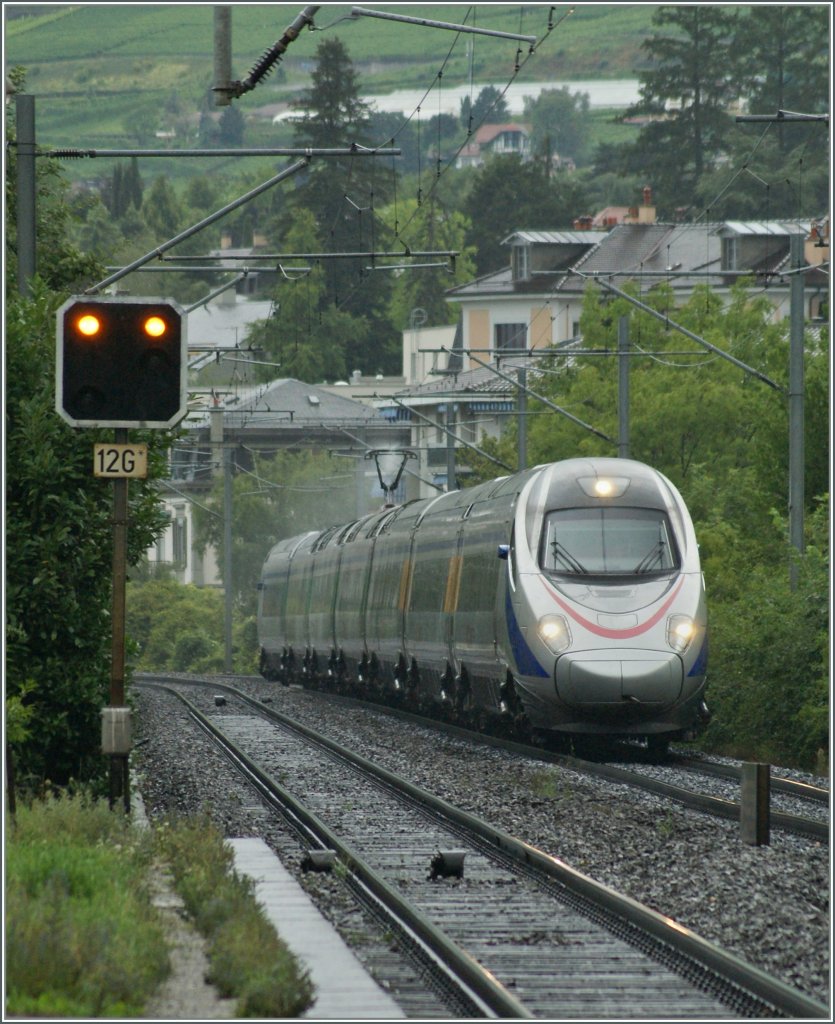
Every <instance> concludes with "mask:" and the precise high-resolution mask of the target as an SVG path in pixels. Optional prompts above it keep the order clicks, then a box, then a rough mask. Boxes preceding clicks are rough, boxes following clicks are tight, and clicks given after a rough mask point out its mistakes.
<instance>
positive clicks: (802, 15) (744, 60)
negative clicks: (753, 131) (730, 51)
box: [734, 4, 830, 150]
mask: <svg viewBox="0 0 835 1024" xmlns="http://www.w3.org/2000/svg"><path fill="white" fill-rule="evenodd" d="M734 49H735V53H736V54H737V55H738V57H737V60H738V61H739V63H740V77H741V79H742V85H743V89H744V92H745V94H746V95H747V96H748V101H749V108H750V111H751V113H752V114H776V113H777V111H778V110H792V111H800V112H803V113H807V114H814V113H826V112H827V111H828V110H829V87H830V78H829V72H830V67H829V11H828V10H827V8H826V7H825V6H823V5H818V6H815V5H814V4H792V5H786V6H779V7H773V6H771V5H770V4H766V5H763V6H760V5H754V6H751V7H748V8H745V9H744V10H743V11H742V12H741V14H740V18H739V21H738V23H737V35H736V45H735V48H734ZM778 134H779V137H780V148H781V149H782V150H785V149H786V148H787V146H788V145H789V135H790V129H789V128H788V126H782V127H781V128H780V130H779V132H778Z"/></svg>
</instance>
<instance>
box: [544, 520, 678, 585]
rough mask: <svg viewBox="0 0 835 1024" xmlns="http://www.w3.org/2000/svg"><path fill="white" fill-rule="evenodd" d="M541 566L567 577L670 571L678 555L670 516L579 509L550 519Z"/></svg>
mask: <svg viewBox="0 0 835 1024" xmlns="http://www.w3.org/2000/svg"><path fill="white" fill-rule="evenodd" d="M540 564H541V566H542V568H543V569H544V570H545V571H546V572H552V573H555V574H558V575H567V576H642V575H645V574H658V573H665V572H671V571H673V570H674V569H677V568H678V567H679V564H680V562H679V554H678V550H677V548H676V544H675V540H674V539H673V534H672V530H671V529H670V522H669V520H668V518H667V515H666V513H665V512H662V511H659V510H656V509H647V508H576V509H561V510H559V511H557V512H550V513H548V515H547V516H546V517H545V529H544V531H543V540H542V551H541V555H540Z"/></svg>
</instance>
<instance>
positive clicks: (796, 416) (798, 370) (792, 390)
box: [789, 235, 805, 590]
mask: <svg viewBox="0 0 835 1024" xmlns="http://www.w3.org/2000/svg"><path fill="white" fill-rule="evenodd" d="M803 241H804V236H803V235H792V236H791V240H790V246H791V248H790V250H789V251H790V262H791V269H792V271H793V273H792V275H791V290H790V293H789V294H790V303H791V304H790V311H789V317H790V320H789V543H790V544H791V546H792V547H793V548H794V549H795V551H797V553H798V554H802V553H803V550H804V546H805V544H804V540H803V515H804V506H805V467H804V459H805V444H804V436H803V435H804V433H805V407H804V395H803V391H804V386H805V373H804V365H803V325H804V319H805V318H804V309H803V305H804V297H803V266H804V262H805V261H804V253H803ZM789 574H790V575H789V579H790V581H791V587H792V589H793V590H794V589H795V587H796V586H797V565H796V563H795V562H794V561H793V562H792V565H791V567H790V570H789Z"/></svg>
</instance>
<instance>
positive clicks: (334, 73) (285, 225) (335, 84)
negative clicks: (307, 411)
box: [282, 39, 399, 373]
mask: <svg viewBox="0 0 835 1024" xmlns="http://www.w3.org/2000/svg"><path fill="white" fill-rule="evenodd" d="M311 82H312V85H311V88H310V89H309V90H308V91H307V92H306V93H305V94H304V96H303V98H302V100H301V101H300V104H299V105H300V107H301V108H302V109H303V110H304V111H305V113H304V116H303V117H302V118H301V120H299V121H298V122H297V124H296V125H295V128H294V143H295V145H297V146H303V147H312V148H334V147H338V148H351V147H353V146H356V145H362V146H370V145H371V144H372V142H373V140H372V139H371V138H370V135H369V108H368V105H367V104H366V103H364V102H363V101H362V100H361V99H360V95H359V81H358V78H357V74H356V71H355V70H354V67H353V64H352V62H351V59H350V57H349V55H348V51H347V50H346V48H345V46H344V45H343V44H342V43H341V42H340V41H339V40H338V39H328V40H324V41H323V42H321V43H320V44H319V46H318V47H317V50H316V67H315V69H314V71H313V73H312V75H311ZM377 162H378V161H377V160H376V159H375V158H374V157H358V156H353V155H351V156H346V157H328V158H321V159H318V160H315V161H314V162H313V163H312V164H311V167H310V170H309V173H308V174H307V176H306V179H303V180H301V182H300V183H299V184H298V187H297V188H296V189H295V191H294V192H293V193H292V196H291V197H290V202H289V204H288V208H287V210H286V211H285V212H283V213H282V229H283V232H285V233H286V231H287V230H288V229H289V227H290V225H291V222H292V220H293V218H294V217H295V216H296V214H297V212H298V210H299V209H300V208H304V209H307V210H310V211H311V212H312V213H313V215H314V217H315V218H316V222H317V225H318V233H319V237H320V238H321V240H322V245H323V248H324V251H325V252H328V253H351V252H367V251H375V250H377V249H382V248H385V247H387V246H388V245H389V244H390V243H391V233H390V232H389V231H388V230H387V229H386V226H385V225H384V224H383V223H382V222H381V221H380V219H379V217H378V215H377V212H376V211H377V209H378V208H379V207H380V206H382V205H385V203H386V201H387V196H388V191H389V182H390V175H385V176H384V175H383V174H382V172H381V171H380V170H379V169H378V168H376V167H375V164H376V163H377ZM368 265H369V264H368V260H367V258H365V257H357V258H356V259H354V258H345V257H340V258H335V259H327V260H325V261H324V262H323V270H324V274H325V282H326V295H327V301H328V302H329V303H331V304H333V305H335V306H336V307H337V308H338V309H339V310H340V311H342V312H343V313H350V314H352V315H354V316H359V317H363V318H364V319H365V320H366V321H367V323H368V342H367V344H366V345H364V346H363V347H362V350H361V351H351V350H350V346H349V345H348V346H346V358H347V360H348V362H349V364H351V365H352V366H354V367H360V368H362V367H364V366H365V365H366V364H367V363H368V362H370V361H371V360H372V359H373V361H374V362H375V363H377V362H379V361H380V360H379V358H378V355H377V353H378V352H380V351H382V353H383V361H384V363H385V365H384V370H385V371H386V372H389V373H396V372H397V371H398V369H399V359H398V361H397V362H395V361H394V360H393V359H392V358H391V357H390V356H389V352H390V351H391V342H390V338H391V327H390V325H389V323H388V320H387V310H388V301H389V292H390V287H391V282H390V281H389V280H387V276H388V275H386V274H376V273H373V272H370V271H369V270H368V269H367V268H368ZM371 349H373V354H372V352H371V351H370V350H371Z"/></svg>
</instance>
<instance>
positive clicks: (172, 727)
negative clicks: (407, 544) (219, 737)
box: [135, 679, 831, 1017]
mask: <svg viewBox="0 0 835 1024" xmlns="http://www.w3.org/2000/svg"><path fill="white" fill-rule="evenodd" d="M229 682H230V683H232V685H235V686H238V687H240V688H241V689H242V690H245V691H247V692H249V693H251V694H252V695H253V696H255V697H259V698H262V699H263V698H264V697H268V698H270V700H271V702H272V706H273V707H274V708H275V709H276V710H279V711H282V712H283V713H286V714H288V715H290V716H291V717H297V718H299V719H300V720H301V721H304V722H305V723H306V724H309V725H311V726H312V727H313V728H318V729H320V730H321V731H322V732H325V733H326V734H328V735H331V736H333V737H334V738H336V739H340V740H341V741H343V742H345V743H346V745H349V746H352V747H354V749H358V750H360V751H361V752H362V753H363V754H365V756H367V757H369V758H371V759H374V760H377V761H379V762H380V763H381V764H383V765H384V766H385V767H387V768H389V769H391V770H392V771H397V772H398V773H400V774H402V775H404V776H406V777H407V778H409V779H411V780H412V781H413V782H415V783H416V784H418V785H421V786H423V787H425V788H426V789H428V790H430V791H431V792H433V793H435V794H437V795H438V796H441V797H443V798H444V799H447V800H449V801H450V802H451V803H455V804H457V805H459V806H461V807H463V808H465V809H467V810H469V811H472V812H473V813H475V814H478V815H480V816H481V817H483V818H485V819H487V820H489V821H491V822H494V823H495V824H496V825H497V826H499V827H501V828H503V829H505V830H506V831H508V832H512V833H514V834H515V835H518V836H520V837H522V838H524V839H525V840H526V841H528V842H529V843H531V844H532V845H534V846H536V847H539V848H540V849H542V850H544V851H546V852H548V853H550V854H552V855H554V856H557V857H559V858H560V859H562V860H563V861H565V862H567V863H568V864H570V865H571V866H572V867H574V868H576V869H578V870H580V871H582V872H584V873H585V874H587V875H590V876H591V877H593V878H595V879H596V880H598V881H600V882H603V883H606V884H608V885H611V886H612V887H613V888H616V889H618V890H619V891H621V892H624V893H626V894H628V895H629V896H631V897H632V898H634V899H636V900H638V901H640V902H641V903H644V904H645V905H647V906H649V907H652V908H653V909H655V910H657V911H659V912H661V913H663V914H665V915H668V916H670V917H673V918H674V919H676V920H677V921H678V922H679V923H681V924H682V925H684V926H686V927H687V928H690V929H692V930H693V931H695V932H697V933H698V934H700V935H702V936H703V937H704V938H706V939H709V940H710V941H713V942H717V943H719V944H720V945H722V946H723V947H724V948H725V949H726V950H728V951H729V952H731V953H734V954H735V955H737V956H739V957H740V958H742V959H744V960H747V961H748V962H750V963H752V964H754V965H756V966H758V967H760V968H761V969H763V970H765V971H767V972H769V973H770V974H773V975H774V976H776V977H778V978H780V979H781V980H782V981H784V982H785V983H787V984H789V985H792V986H793V987H795V988H797V989H798V990H799V991H801V992H804V993H805V994H807V995H808V996H811V997H812V998H814V999H817V1000H819V1001H820V1002H822V1003H827V1004H828V1003H830V979H829V971H830V950H831V945H830V944H831V940H830V918H829V894H830V864H829V846H828V844H825V843H820V842H815V841H814V840H809V839H805V838H802V837H797V836H790V835H785V834H783V833H780V832H777V831H772V834H771V842H770V844H769V845H768V846H763V847H753V846H749V845H747V844H745V843H743V842H742V840H741V839H740V837H739V828H738V825H737V824H736V823H734V822H728V821H721V820H717V819H714V818H710V817H708V816H706V815H703V814H698V813H695V812H692V811H688V810H687V809H685V808H683V807H681V806H679V805H676V804H675V803H674V802H671V801H666V800H664V799H663V798H660V797H656V796H654V795H651V794H643V793H639V792H637V791H632V790H629V789H628V788H627V787H624V786H621V785H617V784H615V783H609V782H606V781H598V780H594V781H592V780H589V779H587V778H585V777H584V776H582V775H581V774H579V773H577V772H574V771H571V770H568V769H565V768H562V767H560V766H557V765H549V764H543V763H540V762H535V761H531V760H528V759H526V758H521V757H518V756H516V755H511V754H507V753H505V752H503V751H500V750H495V749H492V748H489V747H481V746H478V745H476V744H471V743H468V742H465V741H461V740H458V739H454V738H451V737H445V736H442V735H437V734H435V733H432V732H431V731H429V730H425V729H421V728H416V727H415V726H413V725H409V726H404V725H403V724H402V723H398V722H397V721H396V720H394V719H391V718H390V717H388V716H386V715H384V714H380V713H378V712H375V711H373V710H371V709H369V708H359V709H356V710H354V709H351V708H346V707H345V706H342V705H336V704H329V703H328V702H327V701H322V700H319V699H318V697H317V695H315V694H310V693H306V692H304V691H302V690H298V689H295V688H290V689H286V688H283V687H279V686H276V685H275V684H271V683H265V682H261V681H249V682H246V683H244V682H242V681H241V680H240V679H230V680H229ZM139 693H140V696H139V699H138V709H137V715H136V732H137V735H138V736H139V737H140V738H141V744H140V745H139V747H138V749H137V751H136V754H135V761H136V764H137V768H138V772H139V779H140V782H139V785H140V789H141V792H142V796H143V799H144V801H145V806H146V809H147V810H148V813H149V815H150V816H151V817H154V816H156V815H158V814H161V813H164V812H165V811H166V810H169V809H170V810H177V811H179V812H181V813H191V812H194V811H196V810H199V809H201V808H205V809H206V810H208V811H209V812H210V813H211V815H212V817H213V819H214V820H215V821H217V823H218V824H219V825H220V826H221V827H222V828H223V829H224V830H225V833H226V834H227V835H229V836H238V835H256V834H260V835H264V838H265V839H266V841H267V842H268V843H270V845H271V846H273V848H274V849H276V852H277V853H278V854H279V856H280V857H281V858H282V860H283V861H284V863H285V864H286V865H287V867H288V868H289V869H290V870H295V871H296V872H297V874H298V875H299V880H300V882H301V883H302V884H303V885H305V887H306V888H308V889H309V890H310V891H311V892H312V893H313V894H314V895H315V898H316V900H317V903H319V905H320V909H322V912H323V913H325V914H326V916H328V917H329V918H330V919H331V920H332V921H333V923H334V924H335V925H336V927H337V928H338V929H339V930H340V931H341V932H342V934H343V935H344V936H346V937H348V939H349V941H351V944H352V945H354V944H355V943H356V944H357V947H358V948H357V949H356V952H357V955H358V956H360V958H361V959H363V960H364V961H365V962H366V965H367V966H368V967H369V969H370V970H371V971H372V973H374V974H375V976H377V977H378V980H380V981H381V982H382V983H383V984H384V985H387V986H388V987H389V988H390V989H391V991H392V995H394V997H395V998H396V999H398V1001H399V1002H400V1004H401V1006H403V1008H404V1011H405V1012H407V1013H408V1015H409V1016H423V1017H431V1016H443V1011H442V1009H441V1008H440V1007H438V1008H437V1012H432V1011H431V1010H430V1011H429V1012H427V1010H426V1009H425V1008H424V1007H423V1006H422V1005H421V1004H420V998H419V997H418V995H417V994H416V989H415V991H413V987H414V986H417V985H418V983H417V982H416V981H415V982H414V986H413V979H409V978H408V976H407V975H408V972H405V973H404V970H403V967H402V964H399V963H396V955H395V954H394V953H393V952H392V951H391V950H388V949H387V947H386V945H385V942H384V941H381V940H380V939H379V937H375V934H374V927H373V925H372V923H370V922H368V921H366V920H365V919H364V917H363V915H362V914H361V912H359V911H358V910H356V908H355V907H354V906H353V905H352V904H351V902H350V900H349V899H348V898H347V897H346V894H345V892H344V890H343V888H342V886H341V885H340V884H339V883H338V882H337V880H336V879H334V878H332V877H331V876H328V875H318V874H314V873H308V874H305V873H302V872H301V871H300V870H299V867H298V866H299V863H300V860H301V855H300V849H299V846H298V843H297V842H296V841H295V840H294V839H293V837H292V836H290V835H288V834H281V830H280V829H279V828H276V827H275V826H271V827H270V828H269V829H268V830H267V833H266V834H265V833H264V823H265V820H266V816H265V814H264V812H263V810H262V809H261V808H260V807H259V806H258V805H257V803H256V800H255V798H254V797H253V796H252V795H251V794H250V793H249V791H247V790H246V787H243V786H241V784H240V783H238V782H237V781H235V780H234V776H233V773H232V770H231V768H230V767H229V765H228V764H227V762H226V761H225V760H224V759H223V758H222V757H221V756H220V755H218V754H215V753H214V752H213V751H212V750H211V747H210V746H209V744H208V741H207V740H204V739H202V738H201V739H200V740H199V741H196V740H195V738H194V734H193V733H191V732H190V733H189V738H188V739H187V740H186V739H184V732H185V730H184V727H183V724H182V715H181V713H180V712H179V711H178V709H177V705H178V702H176V701H174V699H173V698H171V697H165V696H164V695H158V694H153V695H151V694H147V691H139ZM145 694H147V696H146V695H145ZM661 771H663V769H661ZM817 781H818V783H819V784H822V785H825V784H826V783H825V780H817ZM387 957H388V958H389V960H390V963H387V961H386V958H387ZM389 968H390V970H391V972H392V973H391V974H390V975H389V976H388V978H387V977H386V972H387V970H388V969H389ZM391 979H395V980H394V981H392V980H391Z"/></svg>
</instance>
